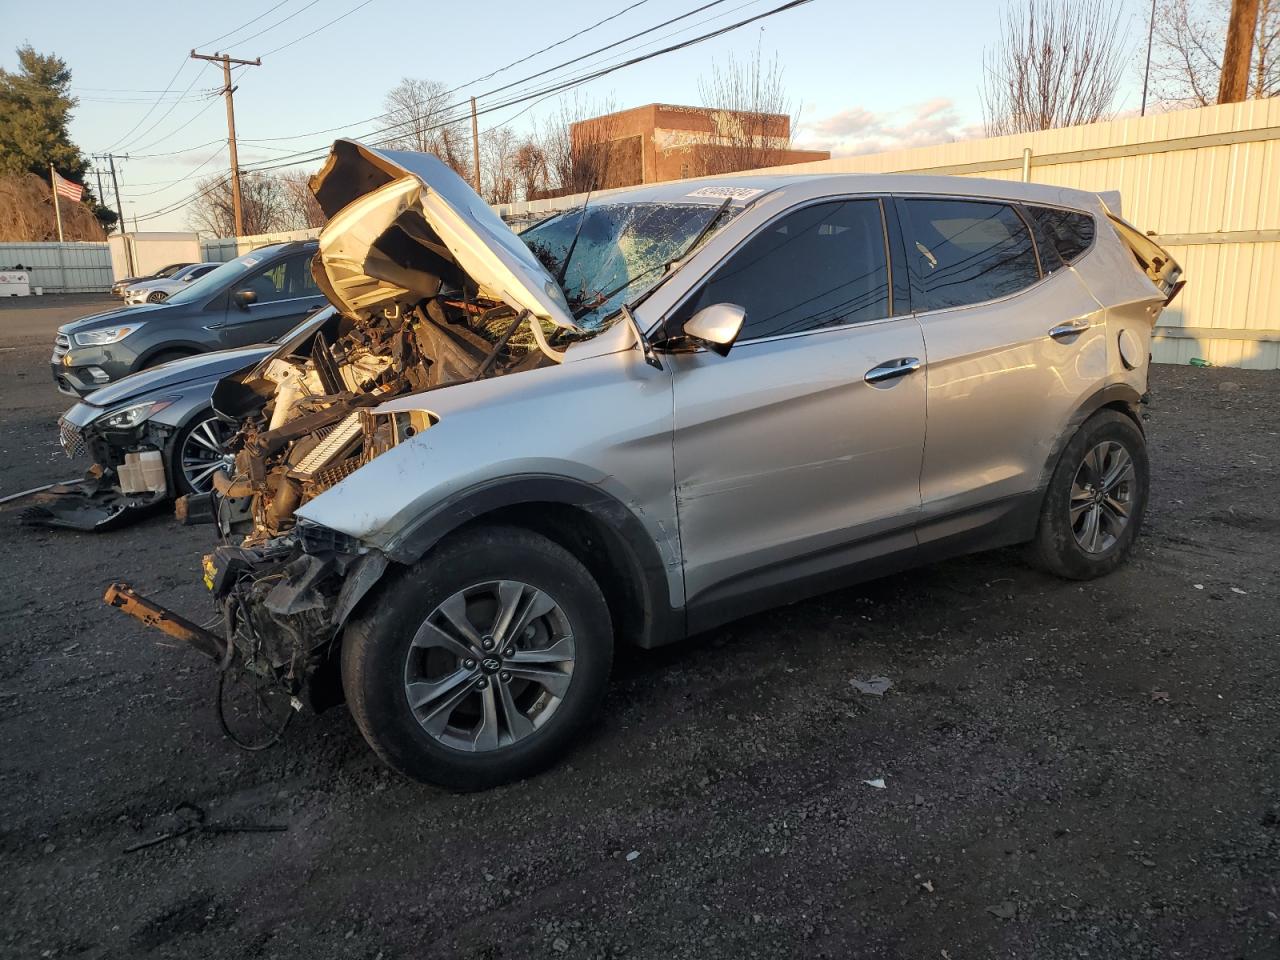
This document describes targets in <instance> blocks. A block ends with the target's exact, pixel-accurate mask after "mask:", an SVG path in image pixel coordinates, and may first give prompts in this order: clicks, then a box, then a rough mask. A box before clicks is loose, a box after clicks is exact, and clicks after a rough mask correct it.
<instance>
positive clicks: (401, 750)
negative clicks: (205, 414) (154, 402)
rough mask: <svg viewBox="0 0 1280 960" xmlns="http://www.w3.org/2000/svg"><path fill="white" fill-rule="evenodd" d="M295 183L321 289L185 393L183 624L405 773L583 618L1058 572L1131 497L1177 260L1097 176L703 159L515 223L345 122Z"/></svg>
mask: <svg viewBox="0 0 1280 960" xmlns="http://www.w3.org/2000/svg"><path fill="white" fill-rule="evenodd" d="M313 189H314V191H315V193H316V196H317V199H318V200H319V201H320V203H321V205H322V206H323V207H324V208H325V209H326V212H327V213H328V214H329V215H330V217H331V219H330V222H329V225H328V227H327V228H326V229H325V232H324V234H323V235H322V237H321V240H320V252H319V254H318V256H317V260H316V264H315V268H314V269H315V273H316V277H317V281H318V282H319V284H320V286H321V288H322V289H323V290H324V291H325V293H326V295H327V296H328V297H329V299H330V300H331V301H332V302H333V303H334V305H335V306H336V307H337V308H338V314H337V315H336V316H335V317H334V319H333V321H332V322H331V323H330V324H329V325H326V326H325V327H324V328H323V329H322V330H321V331H320V332H319V333H316V334H312V333H309V334H308V335H307V336H306V337H305V338H303V339H298V340H295V341H293V342H290V343H287V344H285V345H284V346H283V347H281V348H280V349H279V350H278V351H277V352H276V353H275V354H274V355H273V356H272V357H270V358H268V359H266V360H264V361H263V362H262V364H261V365H260V366H259V367H258V368H256V369H255V370H254V371H252V372H251V373H249V374H247V375H244V376H240V377H237V378H234V379H232V380H229V381H224V382H223V383H222V384H221V385H220V386H219V388H218V391H217V392H216V393H215V397H214V402H215V406H216V407H217V408H218V409H219V410H220V411H221V412H222V414H223V415H225V416H227V417H229V418H233V419H235V420H237V421H239V422H241V424H242V426H241V430H240V435H239V440H238V443H239V444H240V451H239V454H238V456H237V460H236V467H235V470H234V471H228V472H227V473H224V474H221V475H219V476H218V478H217V483H216V484H215V485H216V487H217V489H218V497H219V498H220V500H219V502H218V504H216V505H215V507H212V508H207V505H201V504H200V503H198V502H197V501H196V499H195V498H193V499H192V502H191V503H189V504H187V505H185V506H186V509H187V511H188V514H189V515H195V514H199V513H207V514H209V515H216V516H217V517H218V518H219V522H220V523H221V524H222V527H223V534H224V535H225V536H234V537H236V544H235V545H234V546H223V547H220V548H218V549H217V550H216V551H215V552H214V553H213V554H211V555H210V556H209V557H206V559H205V577H206V583H207V584H208V585H209V587H210V589H211V590H212V591H213V593H214V597H215V600H216V602H217V603H218V604H219V606H220V608H221V609H222V611H223V613H224V622H225V623H226V625H227V626H226V631H225V636H223V635H218V636H213V635H204V636H201V637H200V638H199V645H201V646H202V647H203V648H205V649H206V652H209V653H210V655H213V656H218V657H220V658H221V659H222V660H223V661H224V664H225V663H229V662H230V661H232V660H233V659H234V660H236V661H237V662H240V663H242V664H243V665H244V667H245V668H246V669H247V670H249V671H250V672H252V673H254V674H255V675H256V676H257V677H259V678H260V679H261V678H266V679H267V680H268V681H269V682H271V683H274V684H276V685H278V686H279V687H280V688H282V689H284V690H285V691H286V692H288V693H290V694H291V695H298V694H302V693H304V692H306V691H310V692H311V694H312V700H313V702H315V703H316V704H317V705H318V706H319V705H323V703H324V702H326V700H327V701H328V702H331V701H333V700H334V699H335V698H334V696H333V695H332V692H333V691H338V690H340V691H342V692H343V693H344V694H345V700H346V702H347V704H348V706H349V707H350V710H351V712H352V714H353V716H354V717H355V720H356V723H357V724H358V725H359V727H360V729H361V731H362V732H363V734H364V736H365V737H366V738H367V740H368V741H369V743H370V744H371V745H372V746H373V748H374V750H375V751H377V753H378V755H379V756H381V757H382V758H383V759H384V760H385V761H386V762H387V763H389V764H390V765H391V766H393V767H394V768H396V769H397V770H399V771H401V772H402V773H404V774H407V775H408V776H411V777H415V778H418V779H421V780H424V781H430V782H433V783H437V784H442V785H446V786H449V787H452V788H457V789H475V788H481V787H486V786H489V785H493V784H497V783H500V782H503V781H507V780H510V779H514V778H519V777H524V776H527V775H529V774H531V773H533V772H535V771H536V770H538V769H540V768H542V767H544V766H545V765H547V764H548V763H550V762H552V761H553V760H554V759H555V758H557V757H558V756H560V755H561V754H562V753H563V752H564V751H565V749H566V748H567V747H568V746H569V744H570V743H571V741H572V740H573V738H574V737H575V736H576V735H577V734H578V733H580V732H581V731H582V729H583V728H584V726H586V725H587V724H588V723H589V722H590V720H591V717H592V714H593V712H594V711H595V710H596V708H597V706H598V704H599V703H600V700H601V697H602V695H603V693H604V691H605V687H606V683H607V678H608V675H609V669H610V663H611V660H612V657H613V650H614V646H615V644H619V643H626V644H634V645H637V646H640V647H654V646H658V645H660V644H666V643H670V642H673V641H677V640H680V639H681V638H683V637H686V636H688V635H690V634H693V633H697V632H700V631H704V630H708V629H710V628H712V627H715V626H717V625H718V624H722V623H724V622H726V621H728V620H731V619H734V618H738V617H742V616H745V615H748V614H751V613H753V612H756V611H759V610H762V609H765V608H767V607H771V606H775V605H778V604H783V603H789V602H793V601H795V600H798V599H800V598H802V597H805V596H809V595H812V594H815V593H818V592H820V591H825V590H830V589H832V588H834V587H837V586H841V585H846V584H850V583H853V582H856V581H859V580H865V579H867V578H870V577H876V576H880V575H882V574H884V573H886V572H889V571H895V570H901V569H903V568H905V567H910V566H914V565H917V564H921V563H926V562H930V561H933V560H936V559H939V558H942V557H950V556H955V555H958V554H963V553H967V552H971V551H976V550H985V549H988V548H991V547H997V546H1001V545H1007V544H1018V543H1026V544H1028V545H1029V548H1030V549H1029V553H1030V556H1031V557H1032V559H1033V560H1034V561H1035V562H1036V563H1037V564H1039V565H1040V566H1042V567H1043V568H1045V569H1047V570H1049V571H1052V572H1053V573H1056V574H1058V575H1060V576H1064V577H1071V578H1078V579H1087V578H1090V577H1096V576H1099V575H1101V574H1105V573H1107V572H1109V571H1111V570H1113V569H1114V568H1115V567H1116V566H1117V565H1118V564H1119V563H1121V561H1122V560H1123V559H1124V557H1125V555H1126V554H1127V553H1128V551H1129V549H1130V548H1131V546H1132V544H1133V540H1134V537H1135V536H1136V535H1137V533H1138V530H1139V528H1140V526H1141V524H1142V517H1143V511H1144V509H1145V506H1146V498H1147V489H1148V460H1147V453H1146V448H1145V443H1144V439H1143V429H1142V421H1141V419H1140V417H1139V415H1138V409H1139V406H1138V405H1139V403H1140V402H1141V400H1142V398H1143V395H1144V393H1145V391H1146V382H1147V369H1148V363H1149V354H1148V349H1149V338H1150V334H1151V329H1152V326H1153V324H1154V323H1155V320H1156V318H1157V316H1158V315H1159V314H1160V311H1161V310H1162V309H1163V307H1164V306H1165V304H1167V303H1168V302H1169V300H1170V299H1171V298H1172V296H1173V295H1174V294H1175V293H1176V292H1177V290H1178V289H1179V287H1180V286H1181V281H1180V280H1179V274H1180V269H1179V267H1178V265H1177V264H1176V263H1175V262H1174V261H1173V260H1172V259H1171V258H1170V257H1169V255H1168V254H1167V253H1166V252H1165V251H1164V250H1162V249H1161V248H1160V247H1158V246H1157V245H1156V244H1155V243H1154V242H1153V241H1151V240H1150V239H1149V238H1147V237H1145V236H1143V235H1142V234H1141V233H1140V232H1139V231H1137V230H1135V229H1134V228H1132V227H1131V226H1129V225H1128V224H1126V223H1125V222H1123V221H1122V220H1120V219H1119V217H1118V216H1117V215H1116V214H1115V213H1114V212H1113V209H1118V200H1117V199H1116V198H1114V197H1112V198H1110V201H1109V202H1108V201H1107V200H1104V199H1103V197H1100V196H1099V195H1098V194H1092V193H1085V192H1081V191H1077V190H1068V189H1061V188H1056V187H1049V186H1040V185H1033V184H1024V183H1006V182H997V181H983V180H968V179H953V178H947V177H920V176H740V177H733V178H726V179H723V180H718V181H696V182H692V183H689V182H685V183H670V184H662V185H658V186H649V187H643V188H636V189H629V190H625V191H615V192H611V193H607V194H604V195H600V196H597V197H593V198H592V199H591V200H590V202H589V203H587V204H585V205H584V206H582V207H575V208H574V209H571V210H568V211H566V212H562V213H560V214H559V215H557V216H555V217H553V218H551V219H550V220H547V221H544V222H542V223H539V224H536V225H534V226H533V227H531V228H529V229H528V230H526V231H525V232H524V233H523V234H521V235H520V236H519V237H517V235H516V234H514V233H513V232H512V231H511V230H510V229H508V228H507V227H506V226H505V225H504V224H503V223H502V222H501V221H500V220H498V218H497V217H496V216H495V215H494V214H493V213H492V212H491V211H490V210H489V209H488V208H487V207H485V206H484V205H483V204H482V203H481V202H480V200H479V199H478V198H477V197H476V196H475V195H474V194H473V193H472V192H471V191H470V189H469V188H468V187H467V186H466V184H465V183H463V182H462V181H461V180H459V179H458V178H457V177H456V176H455V175H454V174H453V173H452V172H450V171H449V170H448V169H447V168H445V167H444V166H443V165H442V164H440V163H439V162H438V161H436V160H435V159H434V158H431V157H427V156H424V155H420V154H410V153H391V152H379V151H375V150H372V149H369V148H366V147H363V146H361V145H359V144H355V143H351V142H346V141H339V143H337V144H336V145H335V148H334V153H333V155H332V157H331V158H330V160H329V164H328V165H327V166H326V168H325V169H324V171H322V172H321V173H320V174H318V175H317V177H316V179H315V181H313ZM193 629H194V628H193ZM171 632H172V631H171ZM339 699H340V697H339Z"/></svg>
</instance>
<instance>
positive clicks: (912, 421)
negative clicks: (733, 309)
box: [668, 197, 925, 631]
mask: <svg viewBox="0 0 1280 960" xmlns="http://www.w3.org/2000/svg"><path fill="white" fill-rule="evenodd" d="M886 212H887V207H886V203H885V201H883V200H882V199H881V198H878V197H871V198H866V197H856V198H847V199H834V200H824V201H822V202H819V203H815V204H810V205H807V206H804V207H801V208H798V209H793V210H792V211H790V212H788V213H784V214H783V215H781V216H780V217H779V218H777V219H775V220H774V221H772V222H771V223H769V224H766V225H765V226H764V227H762V228H761V229H760V230H759V231H758V232H757V233H756V234H755V235H754V236H753V237H752V238H751V239H749V240H748V241H747V242H746V243H745V244H743V245H742V246H741V247H739V248H738V250H737V251H735V252H734V253H733V254H731V255H730V256H729V257H728V258H727V259H726V260H725V261H724V262H723V263H721V264H720V266H719V267H717V268H716V270H715V271H714V272H713V273H712V274H711V275H710V277H709V279H708V281H707V282H706V283H705V284H704V285H703V286H702V287H701V288H699V289H698V290H697V291H695V292H694V294H693V295H692V297H691V298H690V300H689V301H686V303H685V304H684V305H683V306H682V307H680V308H677V310H676V312H675V314H674V315H673V320H674V321H675V323H676V324H682V323H683V322H685V321H687V320H688V319H689V318H690V317H692V316H693V315H694V313H696V312H697V310H699V309H701V308H702V307H705V306H709V305H712V304H717V303H732V304H737V305H739V306H741V307H743V308H745V311H746V319H745V321H744V323H743V327H742V331H741V333H740V335H739V338H738V341H737V343H736V344H735V345H734V347H733V349H732V351H731V352H730V353H729V355H728V356H726V357H720V356H716V355H715V354H714V353H711V352H708V351H706V350H698V351H696V352H685V353H672V354H670V356H671V362H672V366H673V367H674V373H673V377H672V383H673V392H674V412H675V433H674V442H673V448H674V450H673V452H674V459H675V474H676V503H677V509H678V516H679V523H680V539H681V544H682V550H683V555H684V571H685V590H686V596H687V597H688V608H687V610H688V619H689V629H690V630H691V631H697V630H700V629H705V628H707V627H709V626H713V625H714V624H716V623H720V622H724V621H726V620H728V619H733V618H734V617H737V616H741V615H743V614H744V613H749V612H751V611H753V610H758V609H763V608H766V607H769V606H773V605H776V604H778V603H780V602H786V601H787V600H792V599H797V598H798V597H800V596H804V595H808V594H812V593H817V592H821V591H822V590H825V589H830V588H832V587H833V586H836V585H839V584H840V583H841V582H845V581H846V580H847V579H850V573H851V570H852V569H853V568H858V567H860V566H863V565H864V564H868V563H873V562H875V563H881V564H883V566H884V567H886V568H887V567H888V566H891V565H893V564H895V563H896V564H897V565H899V566H901V565H905V564H906V563H907V562H908V561H909V559H910V557H911V555H912V554H913V553H914V551H915V546H916V539H915V532H914V529H913V527H914V524H915V522H916V521H917V518H918V515H919V511H920V467H921V460H922V457H923V451H924V411H925V394H924V375H923V371H922V370H920V369H919V368H920V367H921V366H922V364H923V361H924V356H925V353H924V338H923V335H922V333H921V330H920V326H919V324H918V323H917V322H916V321H915V319H914V317H912V316H911V314H910V304H909V302H908V295H907V292H906V289H905V280H906V276H905V269H904V268H903V265H902V254H901V247H900V246H897V245H898V244H899V241H898V238H897V230H896V221H891V220H890V219H889V218H888V217H887V216H886ZM888 212H889V213H891V210H888ZM891 224H892V225H893V230H892V233H890V232H889V231H890V225H891ZM891 246H897V250H898V252H897V253H894V254H893V255H892V256H891V255H890V250H891ZM895 267H896V268H897V271H896V272H897V273H898V274H899V275H898V277H897V278H896V279H897V280H898V281H899V284H895V282H894V280H895V277H894V273H895V269H894V268H895ZM895 286H898V287H899V289H898V290H897V291H895V289H894V288H895ZM895 293H896V294H897V295H896V296H895ZM668 329H675V327H674V326H672V325H668ZM917 371H919V372H917Z"/></svg>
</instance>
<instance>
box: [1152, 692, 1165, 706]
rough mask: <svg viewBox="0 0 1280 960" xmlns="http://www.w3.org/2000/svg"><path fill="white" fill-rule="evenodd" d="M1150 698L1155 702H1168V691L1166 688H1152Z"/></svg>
mask: <svg viewBox="0 0 1280 960" xmlns="http://www.w3.org/2000/svg"><path fill="white" fill-rule="evenodd" d="M1151 699H1152V700H1153V701H1154V702H1155V703H1168V702H1169V691H1168V690H1152V691H1151Z"/></svg>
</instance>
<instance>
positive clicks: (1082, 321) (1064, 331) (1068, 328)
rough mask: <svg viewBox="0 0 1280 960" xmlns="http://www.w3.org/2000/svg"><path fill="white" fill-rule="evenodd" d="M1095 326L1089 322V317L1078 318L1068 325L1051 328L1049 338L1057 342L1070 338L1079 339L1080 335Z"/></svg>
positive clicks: (1069, 321) (1061, 324)
mask: <svg viewBox="0 0 1280 960" xmlns="http://www.w3.org/2000/svg"><path fill="white" fill-rule="evenodd" d="M1091 326H1093V324H1091V323H1090V322H1089V318H1088V317H1076V318H1075V319H1074V320H1068V321H1067V322H1066V323H1060V324H1058V325H1057V326H1056V327H1050V328H1049V336H1051V337H1053V339H1055V340H1066V339H1068V338H1070V337H1078V336H1079V335H1080V334H1082V333H1084V332H1085V331H1086V330H1088V329H1089V328H1090V327H1091Z"/></svg>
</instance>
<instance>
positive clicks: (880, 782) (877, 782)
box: [862, 777, 884, 790]
mask: <svg viewBox="0 0 1280 960" xmlns="http://www.w3.org/2000/svg"><path fill="white" fill-rule="evenodd" d="M862 782H863V783H865V784H866V785H867V786H868V787H875V788H876V789H877V790H883V789H884V778H883V777H877V778H876V779H874V780H863V781H862Z"/></svg>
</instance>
